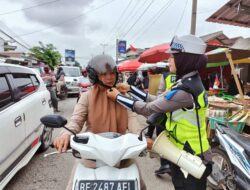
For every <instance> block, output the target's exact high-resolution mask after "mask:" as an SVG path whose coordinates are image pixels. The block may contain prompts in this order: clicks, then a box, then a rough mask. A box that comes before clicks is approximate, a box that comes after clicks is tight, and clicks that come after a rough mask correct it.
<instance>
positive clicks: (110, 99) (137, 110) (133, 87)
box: [54, 35, 212, 190]
mask: <svg viewBox="0 0 250 190" xmlns="http://www.w3.org/2000/svg"><path fill="white" fill-rule="evenodd" d="M170 47H171V48H170V51H169V52H168V53H169V55H170V57H169V59H168V62H169V68H168V69H169V71H167V68H166V70H165V71H164V72H162V77H161V82H160V84H159V87H158V89H159V90H158V93H157V94H158V95H156V96H154V95H151V94H149V93H148V88H149V83H150V80H149V76H148V73H147V72H138V73H133V74H132V75H131V76H129V77H128V76H126V77H127V81H126V83H119V84H117V78H118V77H117V76H118V73H117V70H116V64H115V62H114V60H113V59H112V57H111V56H108V55H98V56H95V57H93V58H92V59H91V60H90V61H89V63H88V66H87V68H86V71H87V73H88V77H89V79H90V82H91V83H92V84H93V87H92V88H91V89H90V90H88V91H87V92H85V93H83V94H82V96H81V97H80V100H79V101H78V103H77V104H76V105H75V108H74V112H73V114H72V117H71V119H70V122H69V123H68V124H67V127H68V128H69V129H71V130H72V131H74V132H75V133H79V132H80V131H81V130H82V128H83V125H84V124H85V123H86V130H88V131H91V132H93V133H101V132H118V133H121V134H124V133H127V132H132V133H137V134H138V133H139V132H140V131H141V129H142V126H140V124H139V123H138V121H137V117H136V116H137V115H136V114H141V115H144V116H145V117H148V116H150V115H151V114H154V113H164V114H165V115H166V123H165V126H162V127H161V128H160V127H159V126H156V129H157V134H159V133H160V132H161V131H165V130H166V131H168V133H169V134H170V141H171V142H172V143H173V144H174V145H175V146H176V147H177V148H178V149H180V150H185V151H187V152H189V153H191V154H193V155H196V156H199V157H200V158H201V159H202V161H203V163H204V164H205V165H206V171H205V172H204V174H203V176H202V177H201V178H200V179H197V178H195V177H193V176H192V175H190V174H188V176H186V177H185V176H184V174H183V172H182V170H181V168H180V167H179V166H177V165H176V164H174V163H171V162H169V161H167V160H162V161H161V167H160V168H159V169H158V170H156V174H162V173H165V172H167V173H169V174H170V175H171V176H172V182H173V185H174V187H175V189H178V190H181V189H183V190H184V189H185V190H187V189H192V190H205V189H206V178H207V176H208V175H209V174H210V172H211V168H212V166H211V152H210V146H209V142H208V139H207V132H206V121H205V120H206V110H207V107H208V102H207V96H206V91H205V88H204V86H203V84H202V81H201V78H200V76H199V72H198V70H199V69H202V68H205V66H206V64H207V58H206V56H205V55H204V53H205V49H206V44H205V43H204V42H203V41H202V40H201V39H200V38H198V37H195V36H193V35H186V36H182V37H179V38H178V37H174V38H173V40H172V42H171V44H170ZM128 92H130V93H132V94H134V95H136V96H137V97H140V100H139V99H135V98H132V97H129V96H127V93H128ZM201 97H202V98H201ZM124 105H126V107H124ZM194 118H197V119H194ZM149 128H150V127H149ZM70 135H71V134H69V133H68V132H67V131H63V132H62V133H61V134H60V135H59V136H58V137H57V138H56V139H55V140H54V146H55V147H56V149H57V150H58V151H59V152H65V151H66V150H67V148H68V145H69V141H70ZM146 138H147V145H148V149H151V148H152V145H153V143H154V141H153V135H152V132H150V130H149V131H148V132H147V134H146ZM163 148H168V147H163ZM84 164H86V165H87V166H89V167H95V163H94V162H90V161H85V163H84ZM71 182H72V180H71ZM141 187H142V188H141V189H146V186H145V183H144V182H143V180H141Z"/></svg>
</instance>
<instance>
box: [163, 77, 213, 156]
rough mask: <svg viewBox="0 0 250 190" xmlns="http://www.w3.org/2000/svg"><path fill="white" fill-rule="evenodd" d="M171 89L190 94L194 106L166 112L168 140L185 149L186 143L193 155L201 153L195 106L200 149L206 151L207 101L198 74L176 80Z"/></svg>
mask: <svg viewBox="0 0 250 190" xmlns="http://www.w3.org/2000/svg"><path fill="white" fill-rule="evenodd" d="M171 90H184V91H186V92H188V93H190V94H192V96H193V99H194V108H191V109H186V108H183V109H179V110H175V111H173V112H170V113H167V114H166V115H167V117H168V119H167V121H166V129H167V131H169V134H170V141H171V142H172V143H174V144H175V145H176V146H177V147H178V148H180V149H185V150H186V145H188V147H189V148H191V151H189V152H191V153H193V154H195V155H198V154H201V146H200V138H199V131H198V123H197V115H196V108H197V111H198V117H199V123H200V134H201V142H202V143H201V144H202V151H203V152H205V151H207V150H208V149H209V143H208V139H207V132H206V121H205V120H206V111H207V107H208V103H207V95H206V91H205V89H204V87H203V85H202V82H201V79H200V77H199V75H198V74H196V75H194V76H192V77H188V78H186V79H182V80H181V81H180V82H177V83H176V85H174V86H173V87H172V89H171ZM183 101H185V100H183ZM195 106H196V108H195ZM184 145H185V146H184Z"/></svg>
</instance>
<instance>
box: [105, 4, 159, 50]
mask: <svg viewBox="0 0 250 190" xmlns="http://www.w3.org/2000/svg"><path fill="white" fill-rule="evenodd" d="M154 1H155V0H151V2H150V3H149V4H148V6H147V7H146V9H144V11H143V12H142V14H140V16H139V17H138V18H137V20H136V21H135V22H134V23H133V24H132V26H131V27H130V28H129V29H128V31H127V32H126V33H125V34H124V35H123V36H122V37H123V38H124V37H125V36H126V35H127V34H128V33H129V32H130V30H132V29H133V27H134V26H135V25H136V24H137V22H139V21H140V19H141V18H142V17H143V15H144V14H145V13H146V12H147V10H148V9H149V8H150V6H151V5H152V3H153V2H154ZM115 46H116V44H114V45H112V46H110V48H109V49H108V50H107V51H110V50H112V49H113V48H114V47H115Z"/></svg>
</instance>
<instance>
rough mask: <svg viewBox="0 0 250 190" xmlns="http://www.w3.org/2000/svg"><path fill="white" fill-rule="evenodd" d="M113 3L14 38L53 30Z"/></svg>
mask: <svg viewBox="0 0 250 190" xmlns="http://www.w3.org/2000/svg"><path fill="white" fill-rule="evenodd" d="M113 1H116V0H111V1H108V2H107V3H104V4H102V5H100V6H98V7H96V8H93V9H91V10H89V11H87V12H85V13H82V14H79V15H77V16H75V17H72V18H70V19H67V20H64V21H63V22H60V23H57V24H54V25H52V26H49V27H46V28H43V29H40V30H35V31H33V32H29V33H26V34H20V35H18V36H15V37H20V36H27V35H31V34H35V33H39V32H42V31H44V30H48V29H50V28H54V27H56V26H59V25H63V24H65V23H68V22H70V21H72V20H75V19H77V18H80V17H82V16H83V15H84V14H88V13H91V12H93V11H96V10H98V9H100V8H102V7H104V6H106V5H108V4H110V3H112V2H113Z"/></svg>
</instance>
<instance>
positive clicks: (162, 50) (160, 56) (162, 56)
mask: <svg viewBox="0 0 250 190" xmlns="http://www.w3.org/2000/svg"><path fill="white" fill-rule="evenodd" d="M169 48H170V45H169V43H164V44H160V45H156V46H154V47H151V48H149V49H147V50H146V51H144V52H143V53H142V54H141V55H140V56H139V59H138V60H139V61H140V62H143V63H157V62H161V61H163V60H166V59H168V58H169V54H167V53H166V51H167V50H168V49H169Z"/></svg>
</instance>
